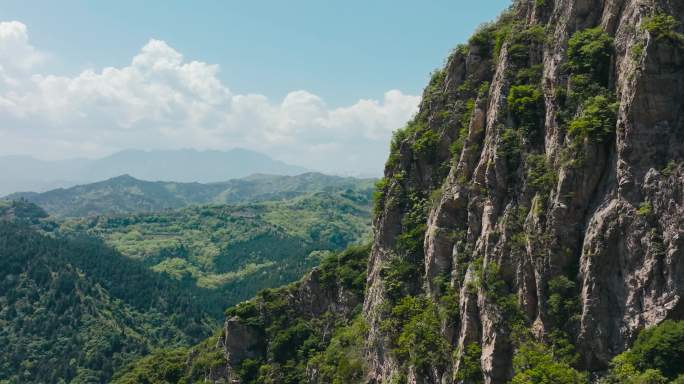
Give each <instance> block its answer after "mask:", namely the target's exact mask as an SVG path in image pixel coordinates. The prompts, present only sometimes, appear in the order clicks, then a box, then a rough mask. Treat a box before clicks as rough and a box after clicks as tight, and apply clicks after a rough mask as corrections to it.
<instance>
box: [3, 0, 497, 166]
mask: <svg viewBox="0 0 684 384" xmlns="http://www.w3.org/2000/svg"><path fill="white" fill-rule="evenodd" d="M509 4H510V0H481V1H478V2H472V1H467V0H452V1H446V0H444V1H441V0H440V1H420V2H418V1H344V2H342V1H338V2H332V1H313V0H307V1H304V0H294V1H268V2H267V1H193V2H190V1H183V2H181V1H146V2H141V1H85V0H82V1H69V0H63V1H30V2H29V1H25V0H22V1H18V0H17V1H14V0H13V1H0V21H3V22H9V21H17V22H19V23H18V24H17V23H15V24H9V23H5V24H4V29H5V30H6V31H11V33H5V34H4V35H3V36H5V38H6V39H7V36H10V37H11V38H12V39H13V40H11V41H5V42H4V43H3V42H1V41H0V60H3V53H2V50H3V49H4V52H5V53H4V60H6V61H7V60H15V61H16V59H15V58H14V57H16V56H17V55H19V56H22V55H23V56H30V55H33V54H35V57H33V58H31V59H30V60H29V59H27V60H25V62H30V63H31V64H30V65H29V64H26V63H22V64H21V65H19V64H17V63H14V64H13V65H14V67H15V68H20V67H21V71H22V75H19V74H17V73H19V72H18V71H19V69H17V70H16V71H15V72H16V73H14V74H11V75H12V76H10V77H11V78H12V79H15V80H16V79H24V80H25V82H26V84H25V86H22V87H21V89H20V90H18V89H12V91H13V93H12V94H13V95H14V94H18V93H21V92H24V93H25V96H26V97H23V98H22V99H21V100H24V101H19V99H17V100H12V102H13V103H15V104H14V107H15V108H14V109H15V110H16V109H17V108H21V107H23V106H22V105H20V103H22V102H26V100H29V99H31V98H36V100H39V101H34V104H35V103H36V102H43V103H45V104H46V105H49V107H50V108H51V109H50V111H49V112H50V113H47V112H45V111H43V112H41V114H40V117H41V119H42V120H40V121H38V120H37V119H35V118H34V119H32V120H30V119H28V118H27V117H26V116H27V114H28V112H26V113H18V112H16V111H15V112H14V113H13V114H12V116H3V114H2V111H0V123H3V124H4V125H9V126H11V127H13V128H10V129H8V128H5V130H4V131H3V130H2V129H0V137H3V136H4V138H5V141H6V142H7V143H10V144H7V145H6V146H5V147H3V146H1V145H0V155H1V154H9V152H11V153H12V154H17V153H19V152H22V153H28V154H35V155H40V154H42V155H43V157H49V158H63V157H69V156H76V155H81V156H91V157H92V156H100V155H103V154H107V153H111V152H113V151H116V150H120V149H123V148H124V147H129V146H138V147H142V149H155V148H157V147H164V148H173V147H179V146H182V145H188V146H192V147H195V148H199V149H202V148H207V149H209V148H211V149H221V148H229V147H234V146H244V147H252V148H253V149H257V150H261V151H263V152H269V153H272V154H274V156H275V157H279V158H281V159H283V160H286V161H293V162H297V163H300V164H301V163H307V162H309V163H311V162H315V161H317V160H316V157H315V156H312V157H307V156H304V155H302V156H299V157H298V156H295V155H294V153H295V152H297V151H301V148H302V147H301V146H300V147H299V148H296V147H294V146H290V147H288V146H287V143H288V142H290V143H291V142H293V141H295V142H300V144H301V145H303V146H306V147H307V148H309V147H311V146H314V147H315V150H316V151H318V152H319V153H324V152H325V151H326V150H327V149H330V148H333V147H337V148H338V149H340V148H342V149H344V148H349V147H350V146H355V144H354V142H353V140H350V139H349V138H342V139H340V138H339V137H338V136H340V135H339V134H331V137H332V139H331V140H329V142H325V141H326V140H323V139H321V138H320V137H319V138H318V139H317V140H313V139H311V137H312V136H311V135H313V136H325V132H324V130H323V129H322V128H321V127H323V126H325V127H326V128H325V129H332V128H330V127H332V126H335V127H338V128H339V127H343V126H344V124H356V125H367V129H365V130H364V135H365V140H371V141H377V146H375V147H373V146H369V145H368V143H366V142H364V143H356V144H362V145H358V146H359V147H363V149H362V150H363V151H376V152H377V148H382V150H381V152H382V153H381V154H379V155H377V156H376V155H374V157H373V159H372V160H363V159H364V156H365V155H364V154H358V156H357V160H358V161H360V162H361V163H366V162H368V161H370V162H371V163H372V166H370V168H372V169H374V170H378V169H381V166H382V161H381V159H383V158H384V156H386V153H385V152H386V147H387V141H388V140H389V134H391V130H394V129H396V128H399V126H397V127H394V125H402V123H400V122H399V121H400V120H403V121H405V120H406V119H407V118H408V117H410V113H409V112H411V113H412V112H413V109H411V108H410V104H411V103H414V104H416V103H417V101H416V97H417V96H419V95H420V92H421V90H422V88H423V87H424V85H425V84H426V81H427V79H428V76H429V73H430V72H431V71H432V70H434V69H435V68H438V67H440V66H441V65H442V64H443V60H444V58H445V57H446V56H447V54H448V53H449V51H450V50H451V49H452V48H453V47H454V46H456V45H457V44H458V43H461V42H464V41H466V40H467V38H468V36H469V35H470V34H471V33H472V32H473V30H474V29H475V28H476V27H477V26H478V25H479V24H481V23H482V22H485V21H490V20H492V19H494V18H495V17H496V15H498V14H499V13H500V12H501V11H502V10H503V9H504V8H505V7H507V6H508V5H509ZM0 32H1V31H0ZM151 39H156V40H151ZM157 41H158V42H161V43H160V44H157V43H154V44H151V45H150V43H151V42H157ZM3 44H4V48H3V46H2V45H3ZM19 45H21V47H19V48H16V47H17V46H19ZM144 47H147V49H146V48H144ZM167 48H168V49H167ZM15 49H18V51H16V52H19V53H18V54H17V53H16V52H15V51H14V50H15ZM153 51H154V52H153ZM144 52H147V54H144ZM140 55H143V56H145V55H146V56H145V57H147V58H148V59H150V58H151V57H154V58H155V59H154V60H157V59H159V58H160V57H163V60H162V59H159V60H161V61H159V62H160V63H161V62H163V63H166V62H168V60H167V59H168V58H169V57H172V60H171V61H172V62H173V65H174V66H175V67H174V68H175V69H176V71H175V72H174V73H175V74H173V75H169V73H170V72H169V71H165V72H164V73H163V76H161V75H162V74H160V73H153V72H150V71H148V72H145V73H144V74H143V75H140V73H141V72H140V71H141V69H140V68H136V66H135V65H133V64H132V63H133V58H134V57H137V56H140ZM160 55H161V56H160ZM168 55H171V56H168ZM176 55H177V56H178V57H181V56H182V59H179V60H176V58H175V57H176ZM150 60H152V59H150ZM193 61H196V62H199V63H201V64H203V65H205V67H203V68H204V69H203V70H202V71H203V72H202V73H200V74H199V75H197V74H196V73H195V72H193V71H191V69H192V68H191V67H192V65H190V63H192V62H193ZM139 62H141V60H139ZM2 64H3V63H2V62H1V61H0V65H2ZM10 64H11V63H6V64H5V68H10V67H11V65H10ZM107 67H112V68H115V69H116V70H117V71H119V70H120V71H121V72H122V73H124V74H127V73H128V72H127V71H128V70H130V72H135V73H136V74H138V75H140V76H139V78H137V77H136V78H135V79H133V77H134V76H133V77H131V76H128V75H126V76H123V75H122V76H120V77H119V78H116V79H114V80H112V76H110V75H111V74H106V73H105V71H103V69H104V68H107ZM155 68H159V67H158V66H157V67H155ZM210 68H214V69H215V70H210ZM91 72H92V73H93V74H94V75H93V76H91V75H92V74H91ZM143 72H144V71H143ZM189 72H192V73H193V74H192V75H187V73H189ZM117 73H118V74H119V75H121V73H119V72H117ZM29 74H30V75H35V74H40V75H42V76H43V77H42V78H41V79H42V80H45V79H46V78H48V77H49V75H52V76H56V77H60V81H62V83H61V85H60V86H64V87H67V88H68V89H69V90H70V91H72V90H73V95H72V96H71V97H70V98H69V100H72V99H73V100H80V99H83V100H90V99H92V100H97V103H95V105H93V103H94V102H92V100H90V101H91V102H90V104H88V105H85V104H76V103H75V102H74V103H72V104H69V105H65V106H64V110H61V111H57V110H55V109H54V108H55V106H54V105H53V104H54V103H53V102H52V100H51V99H50V98H51V97H56V96H55V94H49V93H46V91H45V87H43V86H40V87H39V88H40V89H39V90H38V88H36V84H35V80H28V79H30V76H29ZM193 76H199V77H193ZM62 77H63V79H62ZM170 77H173V79H174V80H173V81H174V82H173V83H169V82H168V81H167V80H169V78H170ZM122 78H124V79H126V81H128V82H129V83H130V84H133V85H131V87H136V86H137V84H136V83H135V81H138V82H141V83H142V82H143V78H144V81H145V82H146V83H145V84H147V85H148V86H147V87H146V88H145V89H144V91H141V90H139V89H137V88H136V89H132V90H131V89H121V90H119V89H116V90H115V91H112V89H113V88H115V87H119V86H122V85H121V84H122V83H123V82H124V81H123V80H121V79H122ZM160 78H163V79H162V80H159V79H160ZM189 78H192V79H193V80H192V83H193V84H197V83H201V84H205V85H206V84H213V85H212V86H211V87H214V88H212V89H213V90H212V91H211V92H213V93H212V95H211V96H208V94H206V92H205V91H206V90H207V89H208V88H207V87H206V86H205V88H203V91H201V92H205V93H201V92H200V93H201V94H199V96H198V93H197V92H199V91H197V90H196V89H193V91H192V92H191V93H187V92H185V91H183V92H180V91H179V93H178V95H179V96H178V99H181V98H182V99H183V100H185V101H188V102H190V103H194V102H193V100H195V99H197V98H199V99H201V100H203V101H202V102H203V103H204V102H206V105H205V108H204V109H202V110H203V111H206V110H208V109H210V107H211V108H215V109H216V110H218V108H219V107H221V108H235V106H236V105H238V104H239V103H240V102H244V101H245V100H247V99H249V100H251V101H250V102H249V103H248V104H249V105H250V108H256V107H253V106H254V104H255V103H257V102H260V103H262V104H263V108H262V109H261V110H260V111H261V112H259V113H256V112H254V111H253V110H252V109H250V111H251V112H250V113H249V114H247V115H250V116H251V114H255V113H256V114H260V113H265V112H263V111H264V110H268V109H269V108H274V109H278V111H279V113H281V112H282V113H284V114H285V115H287V116H286V117H284V118H283V119H285V120H287V121H289V123H287V124H285V123H283V121H284V120H282V119H281V120H278V122H277V124H280V125H282V127H281V128H282V129H280V130H279V131H278V132H276V133H273V132H270V133H269V134H268V135H265V136H263V135H262V137H261V138H258V139H257V138H251V139H249V140H248V139H245V138H243V137H242V136H241V133H240V132H238V131H239V130H240V128H241V127H237V126H235V124H238V123H237V122H239V123H240V124H244V126H243V127H242V128H243V129H244V130H250V129H252V130H255V129H257V128H252V126H254V127H256V126H259V124H269V122H265V121H264V118H260V119H259V122H258V124H257V123H254V124H252V122H251V121H249V120H245V119H246V117H245V116H246V115H245V114H241V115H235V114H232V115H230V116H218V117H217V116H213V115H212V116H210V117H208V116H204V115H203V117H202V119H194V120H192V122H191V123H188V122H187V121H186V123H184V124H178V123H174V124H171V123H169V121H172V120H173V119H172V118H171V116H172V117H174V118H176V117H178V116H196V114H197V111H196V110H193V111H190V110H189V109H187V108H185V107H183V108H180V107H178V106H177V103H180V101H178V100H173V102H170V101H169V100H168V98H161V99H160V97H161V96H159V95H157V96H149V94H150V92H151V91H150V89H159V88H160V87H166V89H167V91H165V92H166V93H165V94H168V93H169V90H178V89H179V88H178V82H182V81H186V80H187V79H189ZM160 81H161V83H160ZM187 81H190V80H187ZM89 82H90V83H89ZM18 83H21V81H20V80H16V81H14V82H12V83H11V84H12V86H15V85H16V84H18ZM47 83H49V84H52V83H50V82H47ZM217 83H220V84H219V85H216V84H217ZM7 84H10V83H7ZM7 84H5V85H4V88H9V87H10V85H7ZM84 84H86V86H84ZM160 84H161V85H160ZM53 85H54V84H53ZM186 85H187V84H186ZM76 87H84V89H85V90H86V91H83V89H81V90H75V89H76ZM174 87H176V88H174ZM2 88H3V84H2V83H0V92H2V91H3V89H2ZM29 88H30V89H29ZM181 88H183V90H185V89H186V88H187V86H182V87H181ZM219 88H220V89H219ZM94 90H97V92H95V91H94ZM298 91H301V92H303V93H296V92H298ZM390 91H396V92H399V93H389V94H388V92H390ZM217 92H218V93H221V94H222V95H223V96H221V97H225V98H226V100H223V101H219V100H218V99H217V98H219V96H217ZM293 92H295V93H293ZM38 93H40V94H38ZM94 93H95V94H94ZM113 94H116V97H119V99H117V100H113V97H114V96H112V95H113ZM57 95H58V94H57ZM250 95H258V96H259V97H262V99H263V100H262V99H259V100H256V99H250V98H249V97H247V96H250ZM29 96H30V97H29ZM146 97H153V98H154V102H149V105H153V106H156V107H159V108H160V109H159V110H160V111H163V112H164V113H168V114H169V116H164V118H165V120H164V121H163V122H160V121H158V120H154V119H155V118H157V117H158V116H159V113H157V114H155V115H154V116H152V115H150V114H148V115H144V114H142V113H140V111H137V110H135V108H134V110H131V109H130V106H131V105H133V106H134V107H135V106H136V105H142V104H146V103H148V100H147V99H145V98H146ZM207 97H209V98H210V99H211V100H210V101H207V100H208V99H207ZM411 97H412V98H411ZM1 98H2V95H1V94H0V99H1ZM193 98H195V99H193ZM228 98H230V100H228ZM255 100H256V101H255ZM364 100H372V101H373V102H375V104H373V105H369V104H368V103H365V104H364ZM0 101H1V100H0ZM114 104H116V105H117V108H118V109H116V110H114V109H106V108H108V107H109V106H111V105H114ZM194 104H197V103H194ZM124 105H125V106H126V107H127V108H128V109H125V108H123V107H122V106H124ZM292 105H295V106H296V107H297V108H294V109H292V108H290V107H291V106H292ZM177 107H178V108H180V109H178V110H174V108H177ZM240 108H242V109H240V110H243V109H244V107H240ZM260 108H261V107H260ZM369 108H370V109H373V108H374V109H375V113H376V115H377V114H379V115H382V116H386V115H388V114H390V113H394V114H395V115H393V117H392V118H391V119H389V120H387V121H384V122H383V123H382V124H384V125H383V126H382V127H373V126H371V125H372V123H371V122H372V121H377V119H378V118H377V116H375V115H373V113H372V112H368V110H369ZM32 109H36V108H35V107H32ZM293 110H295V112H296V113H294V112H292V111H293ZM169 111H171V112H169ZM283 111H285V112H283ZM8 113H9V112H8ZM98 113H99V114H102V115H106V116H107V119H108V120H104V118H103V119H101V120H97V119H96V118H95V117H96V116H95V115H96V114H98ZM293 113H294V114H293ZM69 114H71V115H69ZM74 114H75V115H77V116H79V119H80V120H79V121H67V120H68V119H67V117H69V116H73V115H74ZM322 114H324V115H325V119H323V120H325V121H324V122H323V123H321V121H323V120H322V117H321V116H323V115H322ZM48 115H49V116H51V120H50V119H48V118H46V117H45V116H48ZM122 115H124V116H126V118H125V119H122V120H125V121H122V122H119V123H117V124H118V125H116V126H114V124H113V123H112V124H109V125H107V123H105V121H111V120H112V119H111V117H112V116H122ZM338 115H339V116H342V117H339V118H338V117H335V118H333V117H331V116H338ZM374 116H375V117H374ZM305 118H307V119H313V120H311V121H314V120H315V121H316V122H317V124H318V126H316V127H314V128H312V125H311V124H308V123H307V124H308V125H307V127H306V128H304V127H302V124H304V123H303V121H304V119H305ZM335 119H337V120H335ZM364 119H366V120H364ZM153 120H154V121H153ZM173 121H177V120H173ZM217 121H220V122H217ZM226 121H230V124H233V125H231V126H230V127H229V126H228V125H230V124H228V123H226ZM293 121H294V122H295V123H297V124H299V125H297V126H296V127H294V128H293V126H292V124H291V123H292V122H293ZM341 121H344V123H342V122H341ZM60 124H61V125H60ZM79 124H81V125H83V127H84V128H83V129H84V130H85V129H86V128H85V127H86V126H87V127H88V130H87V131H83V132H80V134H73V135H71V136H70V131H69V129H66V128H65V127H66V126H67V125H68V126H69V127H72V128H70V129H71V130H74V129H76V128H73V127H76V126H79ZM198 124H214V125H213V126H210V128H211V129H209V131H210V132H209V133H207V132H208V131H207V130H205V131H203V132H201V133H198V132H197V131H198V130H199V129H200V128H206V127H199V126H198ZM288 124H289V125H288ZM382 124H380V125H382ZM295 125H296V124H295ZM47 126H49V130H48V129H47V128H46V127H47ZM98 126H102V128H101V130H97V129H100V128H97V127H98ZM60 127H61V128H60ZM150 127H152V128H150ZM143 128H144V129H147V131H145V130H144V129H143ZM390 128H391V129H390ZM137 129H139V130H140V135H139V136H137V134H136V133H135V132H137V131H136V130H137ZM150 129H152V130H154V132H152V131H149V130H150ZM340 129H341V128H340ZM344 129H346V130H347V131H348V130H349V129H347V128H344ZM307 130H308V132H312V133H311V135H309V136H307V137H305V138H304V139H301V138H299V137H296V135H294V134H292V132H297V133H300V132H304V131H307ZM219 132H220V135H222V136H221V140H218V139H217V137H218V136H217V135H219ZM39 133H40V135H39ZM210 133H211V135H214V136H212V137H210V136H211V135H210ZM243 133H244V132H243ZM31 135H33V136H31ZM46 135H47V137H48V138H47V139H45V140H43V141H40V142H38V141H36V140H37V139H36V138H37V137H38V136H40V137H46ZM60 135H63V136H60ZM155 135H163V136H164V139H165V140H160V141H155V140H150V138H151V137H155ZM174 135H175V136H174ZM183 135H185V136H183ZM202 135H204V136H202ZM231 135H232V136H231ZM288 135H289V136H288ZM125 137H127V139H126V138H125ZM171 137H174V138H175V139H171ZM181 137H184V138H181ZM166 139H168V140H166ZM8 140H10V141H8ZM79 140H80V141H79ZM250 140H251V142H250ZM336 140H337V141H336ZM219 141H220V143H219ZM314 141H315V142H314ZM258 142H261V143H262V144H263V143H265V142H267V143H268V145H261V144H258ZM360 150H361V149H360ZM3 152H4V153H3ZM34 152H35V153H34ZM302 165H310V164H302ZM324 168H325V170H329V171H336V172H337V171H339V172H351V171H352V170H351V169H343V168H344V167H338V168H339V169H334V168H335V165H334V164H326V165H325V166H324ZM351 168H356V166H352V167H351ZM374 172H375V171H374Z"/></svg>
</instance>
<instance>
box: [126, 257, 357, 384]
mask: <svg viewBox="0 0 684 384" xmlns="http://www.w3.org/2000/svg"><path fill="white" fill-rule="evenodd" d="M369 252H370V247H369V246H356V247H352V248H350V249H347V250H345V251H344V252H339V253H336V254H333V255H330V256H328V257H327V258H325V259H324V260H323V262H322V263H321V265H320V266H319V267H317V268H315V269H314V270H313V271H312V272H311V273H309V274H308V275H307V276H305V277H304V278H302V279H301V280H300V281H298V282H296V283H293V284H290V285H288V286H285V287H282V288H278V289H268V290H264V291H262V292H260V293H259V294H258V295H257V296H256V297H255V298H253V299H252V300H249V301H246V302H243V303H241V304H239V305H237V306H235V307H233V308H230V309H229V310H228V311H227V315H228V319H227V322H226V325H225V327H224V330H223V331H222V332H221V333H220V334H217V335H214V336H212V337H210V338H208V339H207V340H205V341H204V342H202V343H200V344H199V345H197V346H195V347H193V348H166V349H162V350H157V351H155V353H153V354H151V355H149V356H147V357H145V358H142V359H140V360H138V361H136V362H135V363H133V364H131V365H130V366H128V367H125V368H123V369H121V370H120V371H119V372H117V374H116V375H115V377H114V383H118V384H133V383H199V382H211V383H232V382H244V383H292V384H294V383H303V382H320V383H339V384H342V383H345V384H347V383H355V382H360V380H361V379H362V377H363V367H364V361H363V355H362V352H363V341H364V334H365V332H366V331H367V330H366V327H365V323H364V321H363V318H362V317H361V303H362V302H363V296H364V286H365V280H366V263H367V260H368V254H369ZM226 334H230V336H229V337H226ZM236 340H240V342H234V341H236ZM226 341H228V342H229V344H225V342H226ZM226 354H227V355H228V356H230V359H231V365H232V367H231V369H229V367H228V365H227V361H226V358H225V356H226Z"/></svg>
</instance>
